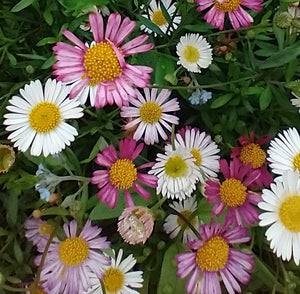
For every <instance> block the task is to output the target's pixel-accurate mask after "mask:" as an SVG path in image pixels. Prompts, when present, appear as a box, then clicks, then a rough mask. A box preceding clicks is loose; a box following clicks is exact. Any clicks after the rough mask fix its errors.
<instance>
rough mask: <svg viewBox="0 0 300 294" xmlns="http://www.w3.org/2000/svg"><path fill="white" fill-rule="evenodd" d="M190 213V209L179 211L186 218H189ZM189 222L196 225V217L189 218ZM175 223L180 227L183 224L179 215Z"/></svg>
mask: <svg viewBox="0 0 300 294" xmlns="http://www.w3.org/2000/svg"><path fill="white" fill-rule="evenodd" d="M192 213H193V212H192V211H191V210H183V211H181V212H180V214H181V215H183V216H184V217H185V218H186V219H187V220H189V218H190V216H191V214H192ZM189 222H190V224H191V225H193V226H195V225H196V218H193V219H191V220H190V221H189ZM177 224H178V225H179V226H181V227H182V226H183V225H184V224H185V221H184V220H183V219H182V218H181V217H180V216H178V217H177Z"/></svg>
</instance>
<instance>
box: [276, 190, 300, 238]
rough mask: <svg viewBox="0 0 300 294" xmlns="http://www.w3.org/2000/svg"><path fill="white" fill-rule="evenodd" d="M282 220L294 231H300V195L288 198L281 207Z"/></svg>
mask: <svg viewBox="0 0 300 294" xmlns="http://www.w3.org/2000/svg"><path fill="white" fill-rule="evenodd" d="M279 216H280V220H281V221H282V223H283V224H284V226H285V227H286V228H287V229H288V230H290V231H291V232H294V233H299V232H300V195H293V196H291V197H289V198H287V199H286V200H285V201H284V202H283V203H282V204H281V206H280V209H279Z"/></svg>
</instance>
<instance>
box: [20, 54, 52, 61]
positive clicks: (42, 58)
mask: <svg viewBox="0 0 300 294" xmlns="http://www.w3.org/2000/svg"><path fill="white" fill-rule="evenodd" d="M16 55H18V56H21V57H24V58H28V59H34V60H43V61H44V60H46V59H47V58H46V57H45V56H40V55H37V54H22V53H17V54H16Z"/></svg>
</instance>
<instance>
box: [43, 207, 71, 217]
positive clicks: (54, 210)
mask: <svg viewBox="0 0 300 294" xmlns="http://www.w3.org/2000/svg"><path fill="white" fill-rule="evenodd" d="M43 215H65V216H67V215H70V213H69V211H68V210H66V209H64V208H62V207H56V206H53V207H50V208H47V209H45V210H43Z"/></svg>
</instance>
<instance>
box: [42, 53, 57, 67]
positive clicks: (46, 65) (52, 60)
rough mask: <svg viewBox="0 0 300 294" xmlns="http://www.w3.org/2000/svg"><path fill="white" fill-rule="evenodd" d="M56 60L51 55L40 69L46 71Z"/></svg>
mask: <svg viewBox="0 0 300 294" xmlns="http://www.w3.org/2000/svg"><path fill="white" fill-rule="evenodd" d="M55 61H56V59H55V56H54V54H52V55H51V56H50V57H49V58H48V59H47V60H46V61H45V62H44V63H43V64H42V65H41V67H40V69H47V68H49V67H51V66H52V65H53V64H54V63H55Z"/></svg>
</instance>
